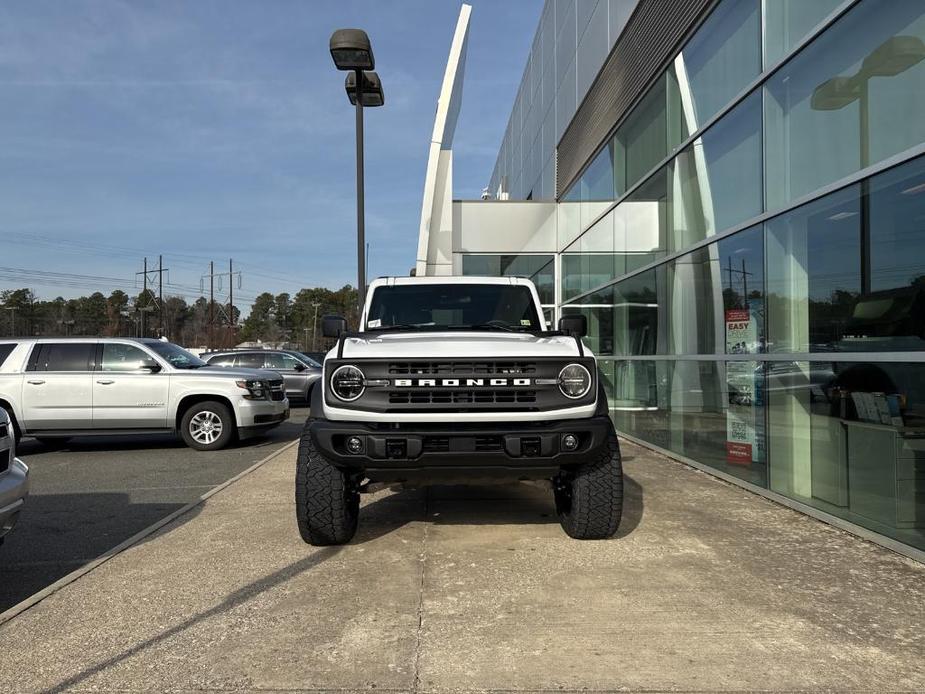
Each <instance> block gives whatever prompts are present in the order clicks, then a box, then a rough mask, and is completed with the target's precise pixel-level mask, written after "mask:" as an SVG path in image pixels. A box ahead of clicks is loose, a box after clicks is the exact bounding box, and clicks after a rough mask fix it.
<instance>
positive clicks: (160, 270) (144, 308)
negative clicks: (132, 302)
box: [135, 255, 169, 337]
mask: <svg viewBox="0 0 925 694" xmlns="http://www.w3.org/2000/svg"><path fill="white" fill-rule="evenodd" d="M168 270H169V268H165V267H164V256H162V255H159V256H158V257H157V270H149V269H148V258H147V257H145V259H144V269H143V270H142V271H141V272H136V273H135V276H136V277H137V276H138V275H141V276H142V277H143V278H144V282H143V287H144V289H142V292H141V296H142V301H143V302H144V303H143V304H142V305H141V306H140V307H138V310H139V311H141V337H147V331H146V330H147V328H146V320H145V313H146V312H148V311H153V310H154V308H152V306H151V302H150V296H149V294H148V275H153V274H154V273H157V276H158V298H157V300H156V301H155V302H154V303H155V304H156V308H157V314H158V321H159V323H160V326H159V327H160V331H161V335H163V334H164V273H165V272H167V271H168ZM153 294H154V292H151V295H153Z"/></svg>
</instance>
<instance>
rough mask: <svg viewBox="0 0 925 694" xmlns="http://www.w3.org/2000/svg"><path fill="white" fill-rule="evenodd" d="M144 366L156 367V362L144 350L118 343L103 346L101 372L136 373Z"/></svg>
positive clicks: (108, 343)
mask: <svg viewBox="0 0 925 694" xmlns="http://www.w3.org/2000/svg"><path fill="white" fill-rule="evenodd" d="M146 366H157V361H156V360H155V359H154V358H153V357H152V356H150V355H149V354H148V353H147V352H145V351H144V350H141V349H139V348H138V347H135V346H134V345H123V344H119V343H118V342H107V343H104V344H103V365H102V370H103V371H138V370H140V369H142V368H144V367H146Z"/></svg>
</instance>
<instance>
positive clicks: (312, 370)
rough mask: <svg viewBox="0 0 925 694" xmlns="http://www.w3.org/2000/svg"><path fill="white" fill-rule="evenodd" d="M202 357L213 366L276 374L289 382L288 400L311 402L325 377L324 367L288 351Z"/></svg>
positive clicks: (240, 351) (247, 351)
mask: <svg viewBox="0 0 925 694" xmlns="http://www.w3.org/2000/svg"><path fill="white" fill-rule="evenodd" d="M202 358H203V359H205V360H206V362H207V363H208V364H209V365H212V366H230V367H234V368H236V369H241V368H244V369H267V370H269V371H275V372H276V373H278V374H279V375H280V376H282V377H283V380H284V381H285V382H286V397H288V398H289V399H291V400H305V401H306V402H308V401H309V400H310V399H311V395H312V388H313V387H314V386H315V383H316V382H317V381H318V380H319V379H320V378H321V365H320V364H318V363H317V362H315V361H313V360H312V359H309V358H308V357H306V356H305V355H304V354H302V353H301V352H293V351H291V350H288V349H233V350H226V351H223V352H222V351H219V352H207V353H206V354H203V355H202Z"/></svg>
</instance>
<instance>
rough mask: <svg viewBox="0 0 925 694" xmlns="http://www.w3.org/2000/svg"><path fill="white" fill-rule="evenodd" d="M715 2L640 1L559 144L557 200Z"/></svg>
mask: <svg viewBox="0 0 925 694" xmlns="http://www.w3.org/2000/svg"><path fill="white" fill-rule="evenodd" d="M712 3H713V0H641V1H640V3H639V5H638V6H637V7H636V10H635V12H633V16H632V17H630V20H629V22H628V23H627V25H626V28H625V29H624V30H623V33H622V34H621V35H620V38H619V39H618V40H617V43H616V44H615V45H614V47H613V50H611V52H610V55H609V56H608V57H607V60H606V61H605V63H604V67H602V68H601V71H600V73H599V74H598V76H597V79H596V80H595V81H594V84H592V85H591V88H590V89H589V90H588V93H587V95H586V96H585V99H584V101H583V102H582V103H581V106H579V107H578V110H577V111H576V112H575V116H574V117H573V118H572V122H571V123H569V126H568V128H566V130H565V133H564V134H563V135H562V139H561V140H560V141H559V145H558V147H557V157H556V158H557V165H556V198H558V197H559V196H561V195H562V194H563V193H564V192H565V191H566V190H567V189H568V187H569V186H570V185H571V184H572V182H573V181H574V180H575V179H576V178H577V177H578V175H579V174H580V173H581V171H582V169H583V168H584V166H585V164H586V163H587V162H588V160H589V159H590V158H591V155H592V154H594V153H595V152H596V151H597V148H598V147H599V146H600V145H601V143H602V142H603V141H604V138H606V137H607V135H608V134H609V133H610V131H611V130H612V129H613V127H614V125H615V124H617V123H618V122H619V121H620V119H621V118H623V116H624V115H626V114H627V112H628V111H629V108H630V107H631V106H632V105H633V104H634V103H635V102H636V100H637V99H638V98H639V97H640V96H641V95H642V92H643V90H645V88H646V87H647V86H648V85H649V83H650V82H651V81H652V79H653V78H654V77H656V76H657V75H658V74H659V73H660V72H661V70H662V69H663V67H664V66H665V64H666V62H667V61H668V59H669V58H670V57H671V56H672V55H673V54H674V52H675V51H676V50H677V48H678V45H679V43H680V42H681V40H682V39H683V38H684V36H685V35H686V34H687V32H688V30H689V29H690V28H691V27H692V26H693V25H694V23H695V22H696V21H697V19H698V18H699V17H701V16H702V14H703V12H704V11H705V10H706V9H707V8H708V7H709V6H710V5H711V4H712Z"/></svg>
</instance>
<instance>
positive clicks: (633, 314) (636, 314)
mask: <svg viewBox="0 0 925 694" xmlns="http://www.w3.org/2000/svg"><path fill="white" fill-rule="evenodd" d="M658 270H659V271H663V268H658ZM658 285H659V272H657V271H656V270H655V269H653V270H648V271H646V272H643V273H641V274H639V275H635V276H634V277H630V278H629V279H625V280H623V281H622V282H617V283H616V284H615V285H613V296H612V303H613V305H614V308H613V312H614V320H613V322H614V339H615V348H616V352H615V353H616V354H618V355H639V354H656V353H657V350H658V335H659V330H658V327H659V296H658V294H659V292H658Z"/></svg>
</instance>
